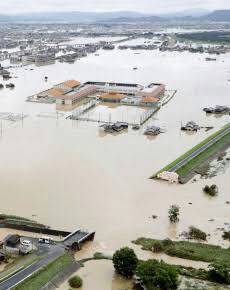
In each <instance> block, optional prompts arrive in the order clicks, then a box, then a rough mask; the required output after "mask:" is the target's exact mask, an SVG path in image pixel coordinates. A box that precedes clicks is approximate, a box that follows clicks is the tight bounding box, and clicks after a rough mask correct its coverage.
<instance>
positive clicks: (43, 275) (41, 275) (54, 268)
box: [13, 253, 73, 290]
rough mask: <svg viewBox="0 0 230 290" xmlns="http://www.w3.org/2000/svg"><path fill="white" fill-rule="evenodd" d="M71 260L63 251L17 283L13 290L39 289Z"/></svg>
mask: <svg viewBox="0 0 230 290" xmlns="http://www.w3.org/2000/svg"><path fill="white" fill-rule="evenodd" d="M72 262H73V258H72V257H71V256H70V255H69V254H67V253H65V254H64V255H62V256H61V257H59V258H57V259H56V260H54V261H53V262H51V263H50V264H48V265H46V266H44V267H43V268H42V269H40V270H39V271H37V272H36V273H34V274H33V275H32V276H30V277H29V278H28V279H26V280H25V281H23V282H22V283H20V284H19V285H17V286H16V287H14V288H13V290H34V289H40V288H41V287H42V286H44V285H45V284H46V283H47V282H49V281H50V280H51V279H52V278H53V277H55V276H56V275H57V274H58V273H60V272H62V271H63V270H64V269H65V268H66V267H67V266H68V265H70V264H71V263H72Z"/></svg>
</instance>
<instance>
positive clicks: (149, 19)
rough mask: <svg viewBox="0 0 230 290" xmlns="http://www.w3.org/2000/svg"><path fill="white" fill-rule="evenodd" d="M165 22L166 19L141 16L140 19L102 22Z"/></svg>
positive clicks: (125, 18) (113, 19)
mask: <svg viewBox="0 0 230 290" xmlns="http://www.w3.org/2000/svg"><path fill="white" fill-rule="evenodd" d="M162 21H167V19H166V18H163V17H159V16H142V17H132V18H131V17H118V18H112V19H106V20H105V21H103V22H111V23H133V22H135V23H137V22H138V23H140V22H162Z"/></svg>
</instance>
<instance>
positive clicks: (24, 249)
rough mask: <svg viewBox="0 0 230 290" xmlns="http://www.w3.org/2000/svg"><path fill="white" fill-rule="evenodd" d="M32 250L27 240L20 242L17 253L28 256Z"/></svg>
mask: <svg viewBox="0 0 230 290" xmlns="http://www.w3.org/2000/svg"><path fill="white" fill-rule="evenodd" d="M32 250H33V245H32V243H31V241H29V240H22V241H20V246H19V251H20V253H21V254H24V255H26V254H29V253H30V252H31V251H32Z"/></svg>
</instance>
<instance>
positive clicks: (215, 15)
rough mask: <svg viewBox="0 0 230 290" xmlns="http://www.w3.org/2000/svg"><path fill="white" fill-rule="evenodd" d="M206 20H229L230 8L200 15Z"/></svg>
mask: <svg viewBox="0 0 230 290" xmlns="http://www.w3.org/2000/svg"><path fill="white" fill-rule="evenodd" d="M202 19H203V20H206V21H214V22H230V10H216V11H213V12H212V13H210V14H208V15H206V16H204V17H202Z"/></svg>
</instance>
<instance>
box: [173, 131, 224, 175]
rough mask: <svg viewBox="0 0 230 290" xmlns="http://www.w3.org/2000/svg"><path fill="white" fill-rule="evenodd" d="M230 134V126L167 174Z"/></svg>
mask: <svg viewBox="0 0 230 290" xmlns="http://www.w3.org/2000/svg"><path fill="white" fill-rule="evenodd" d="M229 133H230V126H228V127H227V128H226V129H224V130H223V131H222V132H220V133H219V134H218V135H217V136H215V137H214V138H213V139H211V140H210V141H209V142H207V143H206V144H204V145H203V146H201V147H200V148H198V149H197V150H195V151H194V152H192V153H191V154H190V155H189V156H187V157H185V158H184V159H183V160H181V161H180V162H178V163H177V164H176V165H175V166H173V167H172V168H171V169H170V170H169V172H175V171H177V170H178V169H180V168H181V167H183V166H184V165H186V164H187V163H188V162H189V161H190V160H192V159H193V158H195V157H196V156H198V155H199V154H200V153H202V152H203V151H204V150H206V149H207V148H208V147H210V146H212V145H213V144H214V143H216V142H217V141H219V140H220V139H221V138H222V137H224V136H225V135H227V134H229Z"/></svg>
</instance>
